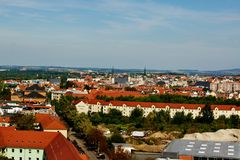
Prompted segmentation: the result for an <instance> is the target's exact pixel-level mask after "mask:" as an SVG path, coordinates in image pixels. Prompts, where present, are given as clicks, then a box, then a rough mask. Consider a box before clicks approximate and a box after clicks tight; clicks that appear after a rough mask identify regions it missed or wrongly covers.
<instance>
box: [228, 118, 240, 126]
mask: <svg viewBox="0 0 240 160" xmlns="http://www.w3.org/2000/svg"><path fill="white" fill-rule="evenodd" d="M229 122H230V127H231V128H239V127H240V119H239V116H238V115H231V116H230V118H229Z"/></svg>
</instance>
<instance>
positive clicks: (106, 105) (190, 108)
mask: <svg viewBox="0 0 240 160" xmlns="http://www.w3.org/2000/svg"><path fill="white" fill-rule="evenodd" d="M204 107H205V105H204V104H176V103H152V102H124V101H110V102H105V101H102V100H89V101H86V102H84V101H81V102H79V103H78V104H76V109H77V111H78V112H79V113H85V114H87V113H89V112H90V113H94V112H101V111H102V112H103V113H108V112H109V111H110V109H117V110H119V111H121V112H122V115H123V116H127V117H129V116H130V115H131V112H132V111H133V110H134V109H135V108H141V109H143V111H144V114H143V116H144V117H146V116H147V115H148V114H149V113H151V112H153V111H156V112H159V111H161V110H164V111H169V112H170V116H171V118H172V117H173V116H174V115H175V113H176V112H184V114H185V115H187V114H188V113H191V114H192V116H193V118H194V119H195V118H196V117H197V116H199V114H200V112H201V110H202V109H203V108H204ZM211 109H212V111H213V114H214V118H215V119H217V118H218V117H219V116H221V115H224V116H225V117H227V118H229V117H230V116H231V115H238V116H240V107H237V106H234V105H212V106H211Z"/></svg>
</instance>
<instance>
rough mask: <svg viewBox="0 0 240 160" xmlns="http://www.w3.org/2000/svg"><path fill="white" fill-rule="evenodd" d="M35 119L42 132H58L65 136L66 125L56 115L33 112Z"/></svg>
mask: <svg viewBox="0 0 240 160" xmlns="http://www.w3.org/2000/svg"><path fill="white" fill-rule="evenodd" d="M35 119H36V120H35V121H36V123H37V125H38V126H40V128H41V129H42V130H43V131H44V132H60V133H62V135H63V136H64V137H65V138H67V133H68V132H67V127H66V126H65V125H64V123H63V122H62V121H61V120H60V119H59V117H57V116H53V115H50V114H35Z"/></svg>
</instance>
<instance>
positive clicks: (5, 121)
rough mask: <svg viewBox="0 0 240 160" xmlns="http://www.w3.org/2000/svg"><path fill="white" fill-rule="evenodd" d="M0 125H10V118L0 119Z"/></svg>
mask: <svg viewBox="0 0 240 160" xmlns="http://www.w3.org/2000/svg"><path fill="white" fill-rule="evenodd" d="M0 123H10V117H0Z"/></svg>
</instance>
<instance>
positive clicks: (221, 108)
mask: <svg viewBox="0 0 240 160" xmlns="http://www.w3.org/2000/svg"><path fill="white" fill-rule="evenodd" d="M216 107H217V108H218V110H232V108H236V110H237V109H238V108H240V107H236V106H235V105H211V109H212V110H214V109H215V108H216Z"/></svg>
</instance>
